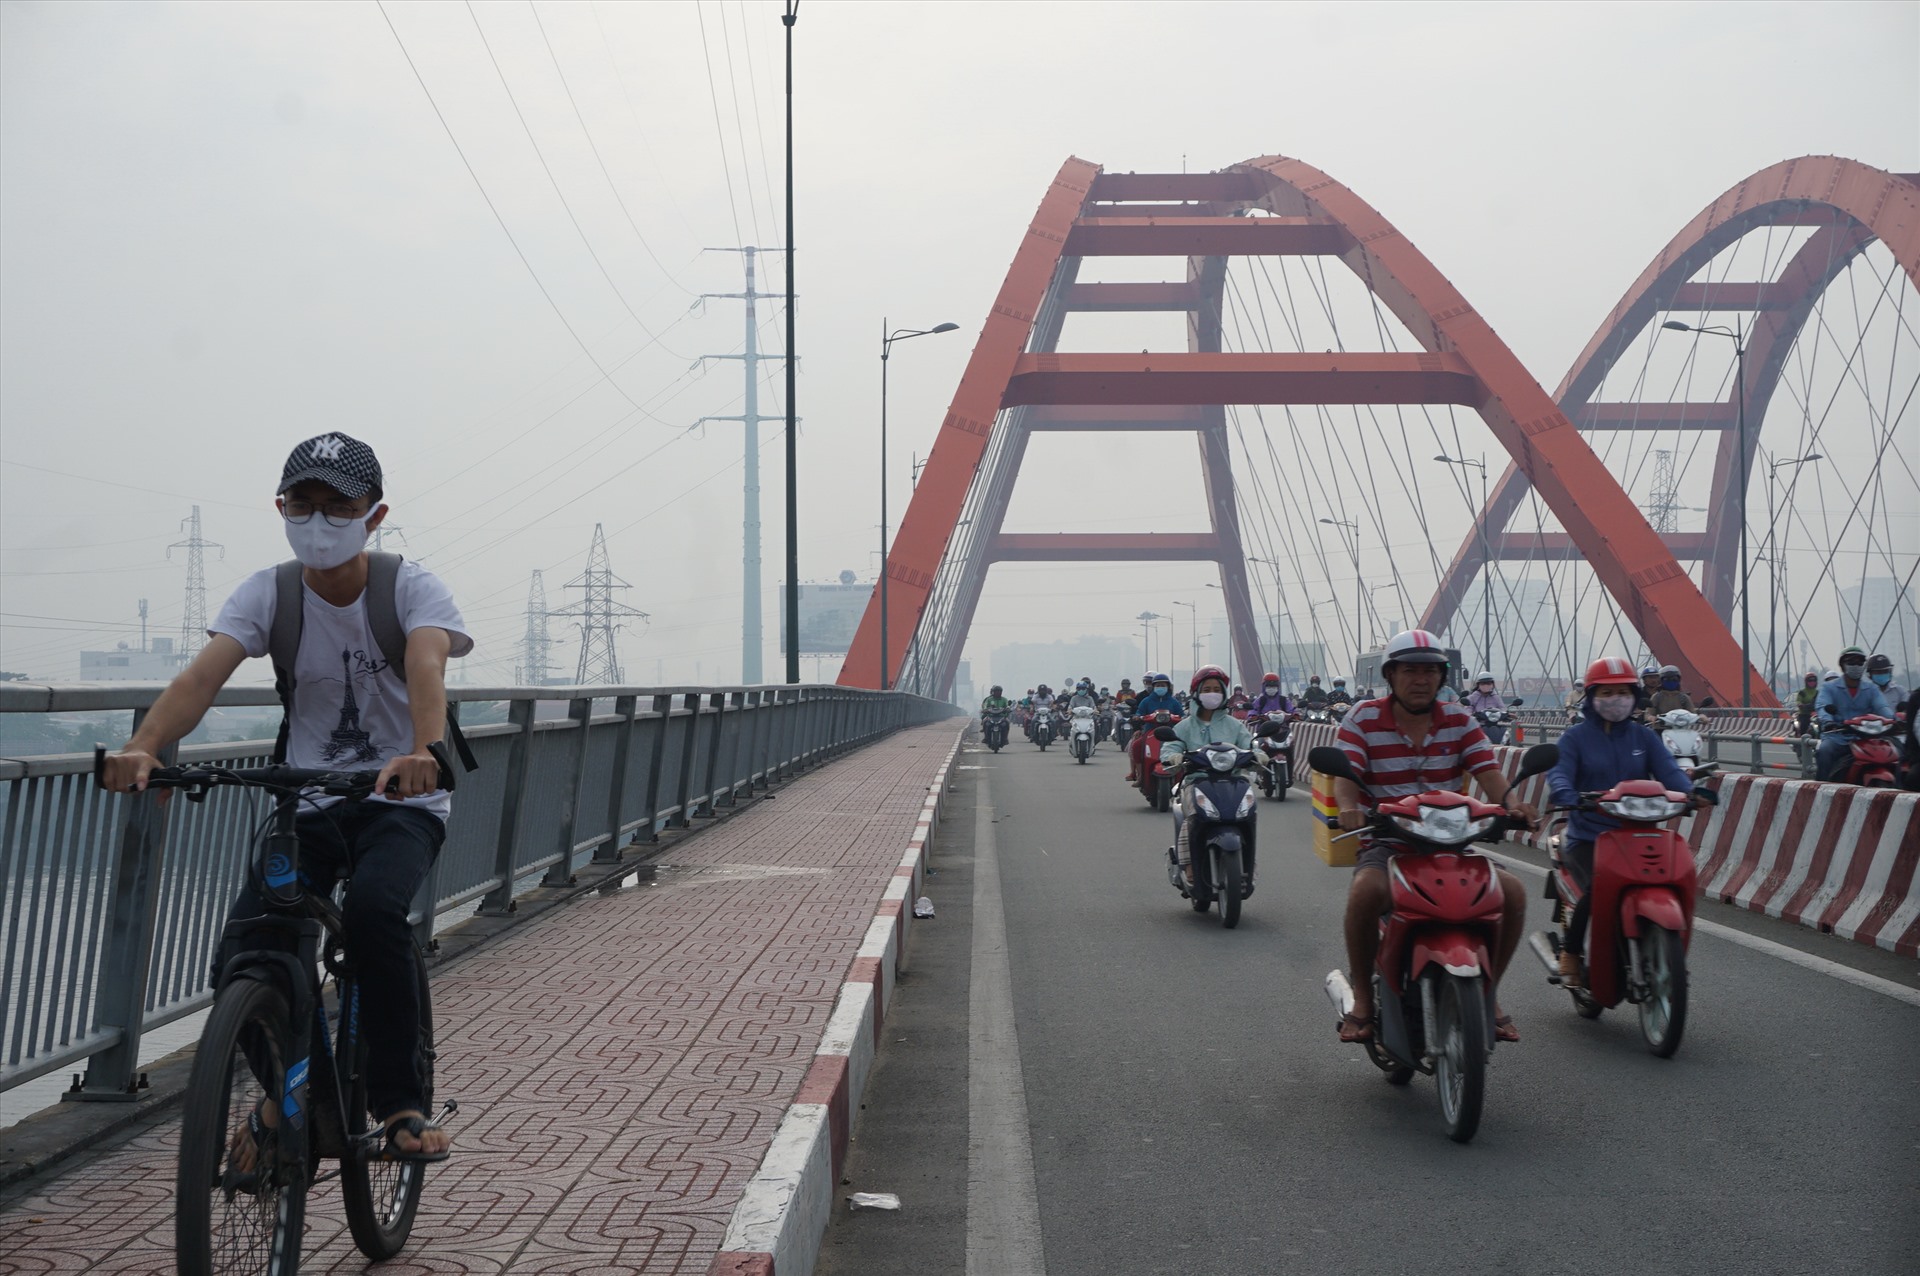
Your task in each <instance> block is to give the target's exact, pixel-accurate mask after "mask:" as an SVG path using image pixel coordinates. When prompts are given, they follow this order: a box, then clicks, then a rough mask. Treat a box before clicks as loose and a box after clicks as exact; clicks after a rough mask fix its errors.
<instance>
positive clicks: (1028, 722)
mask: <svg viewBox="0 0 1920 1276" xmlns="http://www.w3.org/2000/svg"><path fill="white" fill-rule="evenodd" d="M1013 720H1014V721H1015V722H1016V723H1018V724H1019V726H1020V734H1021V735H1024V736H1025V737H1027V739H1029V740H1031V739H1033V706H1032V705H1025V704H1023V705H1019V706H1017V707H1015V709H1014V711H1013Z"/></svg>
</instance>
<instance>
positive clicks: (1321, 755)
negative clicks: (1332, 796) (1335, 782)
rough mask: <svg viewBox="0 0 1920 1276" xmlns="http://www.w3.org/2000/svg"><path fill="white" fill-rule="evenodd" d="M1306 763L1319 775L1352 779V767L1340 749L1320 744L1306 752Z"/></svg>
mask: <svg viewBox="0 0 1920 1276" xmlns="http://www.w3.org/2000/svg"><path fill="white" fill-rule="evenodd" d="M1307 765H1308V766H1310V767H1312V768H1313V769H1314V770H1316V771H1318V772H1319V773H1320V774H1321V775H1331V776H1336V777H1338V778H1339V779H1342V780H1351V779H1353V768H1352V767H1351V766H1350V765H1348V763H1347V755H1346V753H1345V752H1343V751H1342V750H1340V749H1335V748H1332V747H1330V746H1328V745H1324V744H1323V745H1321V746H1320V747H1319V748H1317V749H1313V750H1310V751H1309V752H1308V753H1307Z"/></svg>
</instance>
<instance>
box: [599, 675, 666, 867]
mask: <svg viewBox="0 0 1920 1276" xmlns="http://www.w3.org/2000/svg"><path fill="white" fill-rule="evenodd" d="M639 706H640V697H638V696H616V697H615V698H614V701H613V711H614V712H615V713H617V714H619V715H620V725H619V726H617V727H615V728H614V736H613V774H612V775H611V776H610V777H609V778H608V783H607V840H606V841H604V842H602V843H600V845H598V846H596V847H594V848H593V862H594V863H596V864H618V863H619V862H620V826H621V825H622V824H623V823H625V820H624V818H623V817H624V815H625V808H626V800H627V764H628V762H629V761H630V760H631V759H632V757H633V724H634V719H635V717H637V716H638V712H639ZM647 833H648V834H649V835H651V834H652V833H653V828H652V826H648V828H647ZM635 840H636V841H637V840H638V838H636V839H635Z"/></svg>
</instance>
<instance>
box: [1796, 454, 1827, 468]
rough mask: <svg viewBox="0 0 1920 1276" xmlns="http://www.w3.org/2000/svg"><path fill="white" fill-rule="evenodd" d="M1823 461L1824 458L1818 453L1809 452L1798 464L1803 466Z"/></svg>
mask: <svg viewBox="0 0 1920 1276" xmlns="http://www.w3.org/2000/svg"><path fill="white" fill-rule="evenodd" d="M1825 459H1826V458H1825V457H1823V456H1821V455H1820V454H1819V453H1818V452H1809V453H1808V454H1807V455H1805V456H1803V457H1801V458H1800V464H1802V465H1805V464H1806V463H1807V462H1808V461H1823V460H1825Z"/></svg>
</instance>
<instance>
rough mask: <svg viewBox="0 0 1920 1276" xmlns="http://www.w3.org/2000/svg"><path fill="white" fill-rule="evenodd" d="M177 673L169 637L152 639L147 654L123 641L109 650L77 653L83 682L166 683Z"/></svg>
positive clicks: (178, 665) (177, 664) (178, 658)
mask: <svg viewBox="0 0 1920 1276" xmlns="http://www.w3.org/2000/svg"><path fill="white" fill-rule="evenodd" d="M179 672H180V657H179V656H178V655H176V654H175V653H174V650H173V639H171V638H155V639H154V640H153V642H152V644H151V648H150V650H147V651H141V650H140V649H139V648H138V647H134V646H130V645H129V644H127V643H124V642H123V643H121V644H120V645H119V646H118V647H116V648H114V649H113V650H112V651H83V652H81V653H80V681H82V682H166V681H168V680H169V679H171V678H172V677H173V675H175V674H177V673H179Z"/></svg>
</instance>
